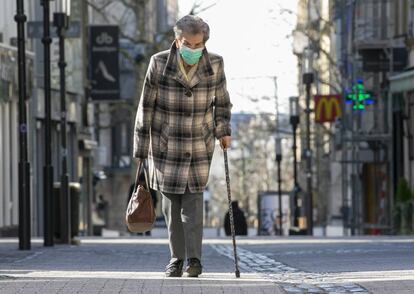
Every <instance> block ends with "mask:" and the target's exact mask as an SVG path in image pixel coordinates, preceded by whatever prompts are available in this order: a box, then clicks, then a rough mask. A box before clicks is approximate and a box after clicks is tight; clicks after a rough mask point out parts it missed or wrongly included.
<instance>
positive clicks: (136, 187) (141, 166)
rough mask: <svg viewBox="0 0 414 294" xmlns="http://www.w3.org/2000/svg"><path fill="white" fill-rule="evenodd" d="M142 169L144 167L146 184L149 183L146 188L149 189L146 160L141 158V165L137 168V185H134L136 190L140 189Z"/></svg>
mask: <svg viewBox="0 0 414 294" xmlns="http://www.w3.org/2000/svg"><path fill="white" fill-rule="evenodd" d="M142 169H144V177H145V184H146V185H147V187H146V189H147V190H149V183H148V174H147V169H146V168H145V166H144V162H143V160H141V161H140V162H139V166H138V169H137V174H136V176H135V186H134V192H135V191H136V190H137V189H138V185H139V176H140V174H141V171H142Z"/></svg>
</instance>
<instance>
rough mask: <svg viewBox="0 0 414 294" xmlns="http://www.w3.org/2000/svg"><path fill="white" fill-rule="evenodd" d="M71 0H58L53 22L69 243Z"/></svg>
mask: <svg viewBox="0 0 414 294" xmlns="http://www.w3.org/2000/svg"><path fill="white" fill-rule="evenodd" d="M69 15H70V0H56V9H55V13H54V14H53V24H54V26H55V27H56V32H57V36H58V38H59V63H58V65H59V75H60V76H59V82H60V113H61V116H60V134H61V157H62V158H61V159H62V171H61V172H62V174H61V182H60V200H61V201H60V218H61V219H60V225H61V228H60V233H61V234H60V236H61V242H62V243H65V244H69V243H70V240H71V226H70V225H71V222H70V199H69V174H68V166H67V155H68V151H67V134H66V125H67V123H66V116H67V111H66V74H65V68H66V61H65V33H66V30H67V29H68V26H69Z"/></svg>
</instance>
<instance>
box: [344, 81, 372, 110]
mask: <svg viewBox="0 0 414 294" xmlns="http://www.w3.org/2000/svg"><path fill="white" fill-rule="evenodd" d="M346 98H347V100H346V103H347V104H352V109H353V110H359V111H364V110H365V108H366V106H367V105H370V104H373V103H374V100H373V99H372V95H371V94H370V93H368V92H367V91H366V90H365V86H364V83H363V81H362V80H359V81H358V82H357V83H356V84H355V85H354V86H353V87H352V91H351V92H350V93H349V94H347V96H346Z"/></svg>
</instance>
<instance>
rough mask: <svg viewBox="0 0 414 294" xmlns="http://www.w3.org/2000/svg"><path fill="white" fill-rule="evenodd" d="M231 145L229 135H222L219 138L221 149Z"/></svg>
mask: <svg viewBox="0 0 414 294" xmlns="http://www.w3.org/2000/svg"><path fill="white" fill-rule="evenodd" d="M230 145H231V137H230V136H224V137H222V138H220V146H221V148H222V149H228V148H230Z"/></svg>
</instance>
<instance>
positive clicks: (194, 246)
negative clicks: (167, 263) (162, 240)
mask: <svg viewBox="0 0 414 294" xmlns="http://www.w3.org/2000/svg"><path fill="white" fill-rule="evenodd" d="M161 194H162V211H163V213H164V217H165V221H166V223H167V228H168V238H169V242H170V252H171V262H173V261H175V260H177V259H181V260H185V259H186V258H187V259H188V258H194V257H195V258H198V259H199V260H201V243H202V238H203V193H191V192H189V191H188V189H187V190H186V192H185V193H184V194H170V193H163V192H162V193H161Z"/></svg>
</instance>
